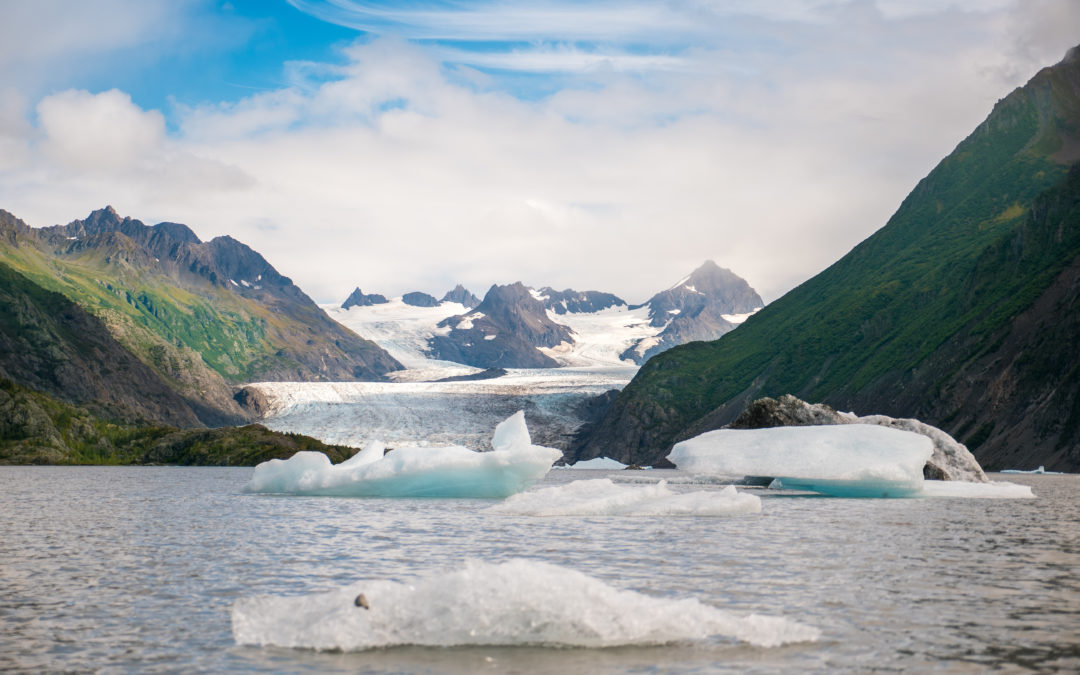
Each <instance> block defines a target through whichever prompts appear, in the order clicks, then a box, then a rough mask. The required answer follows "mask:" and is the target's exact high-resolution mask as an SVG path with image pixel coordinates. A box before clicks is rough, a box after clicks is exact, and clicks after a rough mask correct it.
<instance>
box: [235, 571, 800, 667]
mask: <svg viewBox="0 0 1080 675" xmlns="http://www.w3.org/2000/svg"><path fill="white" fill-rule="evenodd" d="M361 594H362V595H363V598H361V597H360V595H361ZM231 614H232V630H233V638H234V639H235V640H236V642H237V644H240V645H255V646H275V647H287V648H300V649H318V650H340V651H362V650H369V649H380V648H387V647H395V646H404V645H416V646H430V647H456V646H470V645H476V646H479V645H483V646H523V645H533V646H556V647H615V646H621V645H662V644H671V643H680V642H692V641H702V640H707V639H715V638H729V639H735V640H739V641H742V642H746V643H749V644H752V645H758V646H762V647H774V646H779V645H783V644H788V643H793V642H811V641H814V640H817V639H818V637H819V635H820V631H819V630H818V629H817V628H814V627H812V626H807V625H804V624H801V623H797V622H795V621H791V620H789V619H785V618H782V617H768V616H760V615H756V614H751V615H749V616H740V615H737V614H734V613H731V612H727V611H725V610H722V609H719V608H716V607H712V606H709V605H706V604H704V603H702V602H700V601H698V600H696V599H692V598H686V599H672V598H657V597H652V596H648V595H644V594H642V593H637V592H635V591H630V590H620V589H617V588H614V587H612V586H609V585H608V584H605V583H604V582H602V581H600V580H598V579H594V578H592V577H589V576H587V575H585V574H582V573H581V572H577V571H575V570H571V569H567V568H564V567H559V566H556V565H552V564H549V563H544V562H537V561H531V560H522V559H515V560H510V561H508V562H504V563H499V564H495V563H487V562H480V561H468V562H466V563H465V564H464V566H463V567H461V568H460V569H457V570H450V571H439V572H436V573H433V574H429V575H427V576H423V577H421V578H419V579H415V580H412V581H410V582H408V583H401V582H396V581H390V580H374V581H363V582H358V583H354V584H351V585H349V586H346V587H344V588H340V589H337V590H334V591H330V592H328V593H319V594H314V595H306V596H289V597H276V596H255V597H247V598H241V599H239V600H237V601H236V602H235V603H234V604H233V606H232V612H231Z"/></svg>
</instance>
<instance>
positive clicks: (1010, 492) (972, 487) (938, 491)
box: [922, 480, 1035, 499]
mask: <svg viewBox="0 0 1080 675" xmlns="http://www.w3.org/2000/svg"><path fill="white" fill-rule="evenodd" d="M922 494H923V496H924V497H965V498H967V499H1034V498H1035V493H1034V492H1032V491H1031V487H1030V486H1027V485H1017V484H1016V483H1009V482H1007V481H992V482H990V483H968V482H965V481H956V480H928V481H925V482H923V493H922Z"/></svg>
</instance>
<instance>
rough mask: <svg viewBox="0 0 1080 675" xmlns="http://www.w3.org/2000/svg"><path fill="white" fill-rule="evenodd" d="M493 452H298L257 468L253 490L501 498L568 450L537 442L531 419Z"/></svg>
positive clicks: (503, 432) (505, 432) (521, 419)
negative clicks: (334, 455)
mask: <svg viewBox="0 0 1080 675" xmlns="http://www.w3.org/2000/svg"><path fill="white" fill-rule="evenodd" d="M491 444H492V446H493V447H494V450H493V451H491V452H474V451H472V450H469V449H468V448H465V447H461V446H448V447H441V448H415V447H414V448H398V449H396V450H394V451H392V452H390V453H388V454H383V445H382V444H381V443H375V442H372V443H369V444H368V445H367V446H365V448H364V449H363V450H362V451H360V452H358V453H357V454H355V455H353V456H352V457H350V458H349V459H348V460H346V461H344V462H342V463H341V464H337V465H335V464H331V462H330V459H329V458H328V457H327V456H326V455H324V454H323V453H321V452H298V453H296V454H295V455H293V456H292V457H290V458H289V459H287V460H281V459H272V460H270V461H268V462H263V463H262V464H259V465H258V466H257V467H255V473H254V475H253V476H252V477H251V480H250V482H248V484H247V485H246V486H244V491H245V492H252V493H270V494H295V495H313V496H339V497H450V498H459V497H460V498H498V497H506V496H507V495H512V494H514V493H516V492H520V491H521V490H524V489H526V488H528V487H529V486H530V485H532V484H533V483H534V482H536V481H537V480H539V479H540V478H543V476H544V474H546V473H547V472H548V469H550V468H551V465H552V463H553V462H555V461H556V460H557V459H559V458H560V457H561V456H562V452H560V451H558V450H554V449H552V448H545V447H542V446H538V445H533V444H532V439H530V437H529V430H528V427H526V425H525V415H524V413H522V412H520V411H519V412H517V413H515V414H514V415H511V416H510V417H509V418H507V419H506V420H504V421H503V422H501V423H500V424H499V425H498V426H497V427H496V428H495V434H494V436H493V437H492V441H491Z"/></svg>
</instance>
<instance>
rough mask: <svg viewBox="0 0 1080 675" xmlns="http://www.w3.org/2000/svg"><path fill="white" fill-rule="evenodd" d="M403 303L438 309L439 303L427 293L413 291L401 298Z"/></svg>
mask: <svg viewBox="0 0 1080 675" xmlns="http://www.w3.org/2000/svg"><path fill="white" fill-rule="evenodd" d="M401 301H402V302H404V303H405V304H406V305H412V306H413V307H436V306H438V304H439V301H438V300H436V299H435V297H434V296H432V295H428V294H427V293H421V292H420V291H413V292H412V293H406V294H405V295H403V296H401Z"/></svg>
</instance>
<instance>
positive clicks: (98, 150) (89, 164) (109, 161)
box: [37, 89, 165, 171]
mask: <svg viewBox="0 0 1080 675" xmlns="http://www.w3.org/2000/svg"><path fill="white" fill-rule="evenodd" d="M37 113H38V120H39V127H40V129H41V132H42V134H43V135H44V139H43V147H44V149H45V152H46V153H48V154H49V155H50V156H51V157H52V158H53V159H54V160H55V161H56V162H57V163H58V164H59V165H60V166H62V167H64V168H68V169H77V170H85V171H96V170H114V169H126V168H131V167H133V166H134V165H135V164H137V163H139V162H141V161H144V160H146V159H148V158H150V157H152V156H153V155H155V154H157V153H159V152H160V148H161V145H162V143H163V141H164V140H165V116H164V115H162V114H161V113H160V112H158V111H157V110H148V111H144V110H142V109H141V108H139V107H138V106H137V105H135V104H134V103H132V102H131V97H130V96H128V95H127V94H125V93H124V92H122V91H118V90H116V89H112V90H110V91H106V92H102V93H100V94H91V93H90V92H88V91H78V90H69V91H65V92H61V93H58V94H54V95H52V96H47V97H45V98H43V99H42V100H41V102H40V103H38V106H37Z"/></svg>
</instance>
